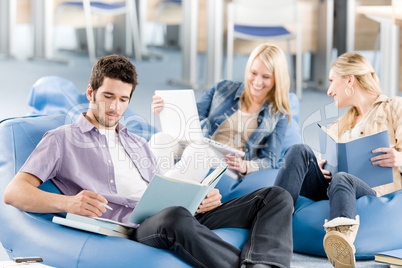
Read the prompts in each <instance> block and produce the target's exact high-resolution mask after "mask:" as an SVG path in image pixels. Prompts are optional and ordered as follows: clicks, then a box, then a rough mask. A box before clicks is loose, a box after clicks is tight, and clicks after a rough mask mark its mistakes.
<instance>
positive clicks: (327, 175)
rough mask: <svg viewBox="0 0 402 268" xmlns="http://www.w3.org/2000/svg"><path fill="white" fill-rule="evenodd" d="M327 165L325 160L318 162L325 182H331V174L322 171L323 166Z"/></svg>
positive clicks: (324, 170)
mask: <svg viewBox="0 0 402 268" xmlns="http://www.w3.org/2000/svg"><path fill="white" fill-rule="evenodd" d="M325 163H327V160H321V161H319V162H318V166H319V167H320V169H321V172H322V174H323V175H324V178H325V179H327V180H329V181H330V180H332V174H331V172H329V171H328V170H326V169H324V165H325Z"/></svg>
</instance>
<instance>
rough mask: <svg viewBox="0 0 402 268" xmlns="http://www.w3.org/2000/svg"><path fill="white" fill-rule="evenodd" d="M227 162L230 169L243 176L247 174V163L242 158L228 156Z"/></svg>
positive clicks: (226, 157)
mask: <svg viewBox="0 0 402 268" xmlns="http://www.w3.org/2000/svg"><path fill="white" fill-rule="evenodd" d="M225 161H226V163H227V164H228V165H229V167H228V168H229V169H233V170H235V171H237V172H239V173H240V174H243V175H244V174H246V173H247V165H246V161H244V160H243V159H241V157H240V156H238V155H233V154H227V155H225Z"/></svg>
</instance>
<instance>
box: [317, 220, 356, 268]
mask: <svg viewBox="0 0 402 268" xmlns="http://www.w3.org/2000/svg"><path fill="white" fill-rule="evenodd" d="M359 225H360V219H359V215H357V216H356V220H353V219H349V218H343V217H339V218H335V219H333V220H331V221H327V220H325V224H324V228H325V231H326V232H327V234H326V235H325V237H324V250H325V253H326V254H327V257H328V260H329V261H330V262H331V264H332V265H333V266H334V267H335V268H355V267H356V260H355V252H356V249H355V246H354V245H353V243H354V242H355V239H356V234H357V231H358V229H359Z"/></svg>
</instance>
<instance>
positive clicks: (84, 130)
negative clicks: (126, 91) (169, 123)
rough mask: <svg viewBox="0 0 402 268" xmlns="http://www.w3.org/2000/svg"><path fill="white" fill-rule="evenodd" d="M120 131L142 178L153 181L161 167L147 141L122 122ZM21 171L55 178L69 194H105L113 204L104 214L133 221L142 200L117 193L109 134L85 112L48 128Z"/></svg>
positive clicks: (119, 134) (112, 217)
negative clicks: (102, 131) (84, 192)
mask: <svg viewBox="0 0 402 268" xmlns="http://www.w3.org/2000/svg"><path fill="white" fill-rule="evenodd" d="M116 131H117V133H118V136H119V139H120V142H121V143H122V145H123V147H124V149H125V150H126V152H127V154H128V155H129V156H130V158H131V160H132V161H133V163H134V165H135V166H136V167H137V169H138V171H139V173H140V174H141V176H142V178H143V179H144V180H145V181H146V182H148V183H149V182H150V181H151V179H152V177H153V175H154V174H155V173H159V168H158V167H157V164H156V159H155V157H154V155H153V154H152V152H151V150H150V148H149V146H148V144H147V141H146V140H145V139H144V138H141V137H139V136H137V135H135V134H132V133H130V132H128V130H127V128H125V127H124V126H123V125H122V124H118V126H117V127H116ZM20 171H21V172H26V173H30V174H32V175H35V176H36V177H38V178H39V179H41V180H42V181H43V182H45V181H46V180H49V179H51V180H52V181H53V182H54V184H55V185H56V186H57V187H58V188H59V190H60V191H61V192H62V193H63V194H65V195H75V194H77V193H79V192H80V191H82V190H89V191H93V192H96V193H99V194H101V195H102V196H103V197H105V198H106V199H107V200H108V202H109V205H110V206H111V207H112V208H113V210H112V211H111V210H107V211H106V212H105V213H104V214H103V215H102V217H104V218H108V219H112V220H116V221H120V222H124V223H129V222H128V217H129V216H130V214H131V212H132V210H133V209H134V207H135V206H136V205H137V203H138V201H135V200H132V199H128V198H125V197H122V196H119V195H118V194H117V189H116V183H115V177H114V167H113V162H112V159H111V156H110V153H109V149H108V147H107V141H106V137H105V136H104V135H102V134H100V133H99V130H98V129H97V128H96V127H95V126H94V125H92V124H91V123H90V122H89V121H88V120H87V119H86V118H85V113H84V114H82V115H80V117H79V119H78V120H77V122H75V123H73V124H71V125H64V126H61V127H59V128H57V129H55V130H51V131H49V132H47V133H46V134H45V135H44V136H43V138H42V140H41V141H40V142H39V144H38V145H37V147H36V148H35V150H34V151H33V152H32V154H31V155H30V156H29V158H28V159H27V161H26V162H25V164H24V165H23V166H22V168H21V170H20Z"/></svg>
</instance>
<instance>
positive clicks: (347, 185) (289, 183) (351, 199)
mask: <svg viewBox="0 0 402 268" xmlns="http://www.w3.org/2000/svg"><path fill="white" fill-rule="evenodd" d="M275 185H276V186H280V187H282V188H284V189H285V190H287V191H288V192H289V193H290V195H291V196H292V198H293V201H294V204H296V201H297V198H298V196H299V195H301V196H305V197H307V198H310V199H312V200H314V201H319V200H327V199H329V205H330V213H329V220H332V219H334V218H337V217H346V218H350V219H355V217H356V199H358V198H360V197H362V196H365V195H371V196H375V195H376V193H375V191H374V190H373V189H371V188H370V187H369V186H368V185H367V184H366V183H365V182H363V181H362V180H360V179H359V178H357V177H355V176H353V175H351V174H348V173H345V172H339V173H336V174H335V175H334V174H332V180H331V183H329V181H327V180H326V179H325V178H324V175H323V174H322V172H321V170H320V167H319V166H318V162H317V158H316V157H315V155H314V152H313V151H312V150H311V148H310V147H309V146H308V145H305V144H296V145H293V146H291V147H290V148H289V149H288V150H287V151H286V152H285V155H284V157H283V161H282V166H281V168H280V169H279V172H278V176H277V177H276V180H275Z"/></svg>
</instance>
